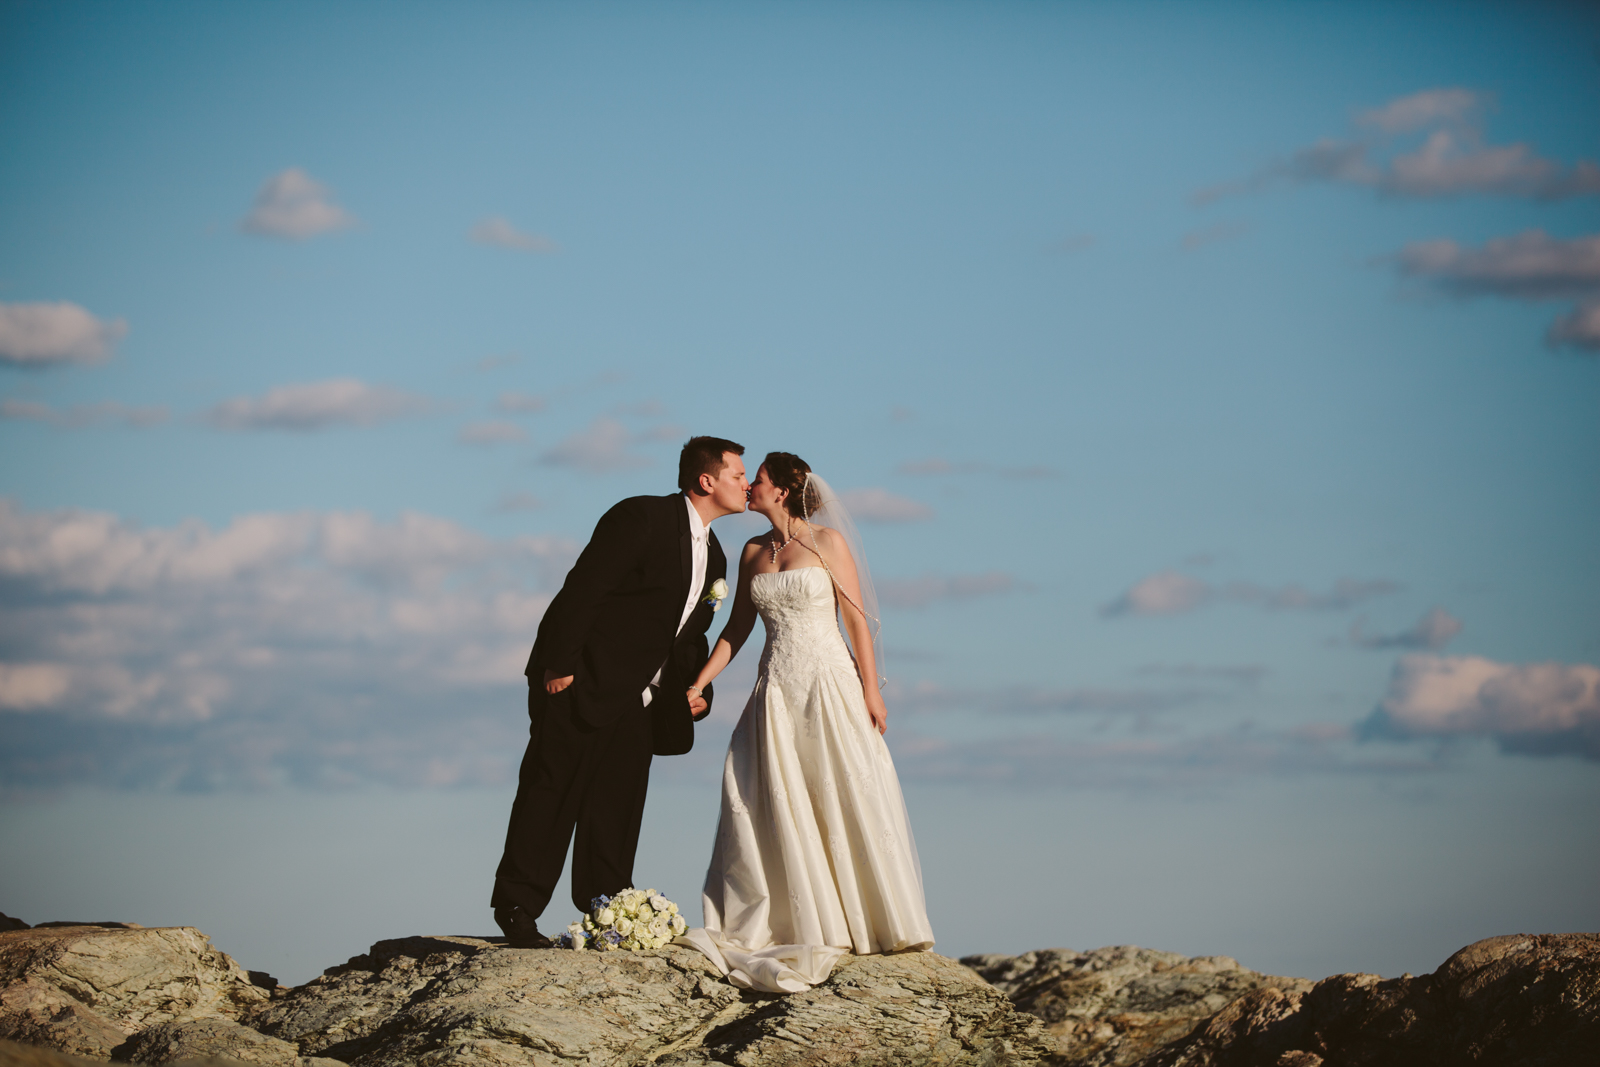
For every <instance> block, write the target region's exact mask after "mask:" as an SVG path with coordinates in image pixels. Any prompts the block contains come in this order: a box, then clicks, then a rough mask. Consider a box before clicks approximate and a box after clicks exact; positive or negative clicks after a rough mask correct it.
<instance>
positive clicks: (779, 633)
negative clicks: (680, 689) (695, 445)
mask: <svg viewBox="0 0 1600 1067" xmlns="http://www.w3.org/2000/svg"><path fill="white" fill-rule="evenodd" d="M750 510H751V511H755V512H758V513H760V514H761V515H763V516H765V517H766V518H768V519H769V520H771V522H772V529H771V530H770V531H768V532H767V533H765V534H762V535H761V536H759V537H754V538H751V540H750V541H749V542H747V543H746V544H745V546H744V553H743V556H742V557H741V559H740V563H739V587H738V590H737V591H736V592H735V594H734V598H733V610H732V612H731V613H730V617H729V619H728V624H727V627H726V628H725V629H724V630H723V631H722V636H721V637H720V638H719V639H718V641H717V645H716V648H714V649H713V650H712V653H711V658H710V660H708V661H707V663H706V665H705V667H704V668H703V669H702V670H701V671H700V674H699V676H698V677H697V678H696V679H695V683H694V685H692V686H690V687H689V694H690V696H697V695H699V692H700V690H701V689H703V688H704V687H705V686H707V685H709V684H710V682H711V680H712V679H713V678H715V677H716V676H717V675H718V674H719V673H721V671H722V670H723V668H725V667H726V666H727V665H728V662H729V661H730V660H731V659H732V658H733V657H734V656H735V655H737V654H738V651H739V649H740V647H741V646H742V645H743V644H744V642H745V639H746V638H748V637H749V636H750V630H751V628H752V627H753V626H754V625H755V618H756V613H757V612H760V614H761V619H762V622H763V623H764V624H765V627H766V632H767V643H766V647H765V648H764V649H763V650H762V652H761V671H760V675H759V677H758V678H757V679H756V686H755V689H754V691H752V692H751V694H750V702H749V703H748V704H746V705H745V709H744V714H743V715H742V716H740V718H739V725H738V726H737V727H735V728H734V731H733V738H732V740H731V741H730V742H729V743H728V757H727V760H726V761H725V762H724V764H723V770H722V816H721V819H720V820H719V822H718V825H717V841H716V846H715V848H714V849H713V851H712V854H711V866H710V868H709V869H708V870H707V871H706V882H705V890H704V896H703V898H702V900H703V903H704V905H705V922H706V925H705V928H704V929H696V930H690V931H689V932H688V933H687V934H686V935H685V939H686V940H687V941H688V942H689V943H690V944H692V945H694V946H695V947H696V948H698V949H699V950H700V951H702V952H704V953H705V954H706V956H707V957H709V958H710V959H711V961H712V962H713V963H715V964H716V965H717V967H718V968H720V969H721V970H722V972H723V973H724V974H726V975H727V976H728V978H729V980H730V981H732V982H733V983H734V984H735V985H738V986H742V987H744V988H746V989H757V990H762V991H766V992H774V993H797V992H800V991H802V990H804V989H807V988H809V987H811V986H813V985H816V984H817V983H818V982H821V981H822V980H823V979H825V978H827V977H828V974H829V972H831V971H832V970H833V966H834V964H835V963H836V962H837V961H838V960H839V958H840V957H841V956H843V955H845V954H846V953H847V952H854V953H856V954H857V955H866V954H870V953H879V952H904V951H913V950H925V949H929V948H931V947H932V946H933V930H932V928H931V927H929V925H928V914H927V907H926V905H925V904H924V902H923V895H922V869H921V866H920V864H919V863H918V861H917V846H916V842H915V841H914V840H913V839H912V836H911V823H910V820H909V819H908V818H907V816H906V807H905V801H904V799H903V798H902V797H901V795H900V783H899V780H898V779H897V778H896V776H895V772H894V762H893V761H892V760H891V759H890V758H889V749H888V747H887V746H886V745H884V743H883V737H882V734H883V732H884V730H886V729H887V728H888V715H889V713H888V709H887V708H885V707H884V703H883V697H882V696H881V695H880V694H879V692H878V687H879V684H880V683H879V678H878V674H877V666H878V663H879V662H880V661H881V655H880V652H881V649H880V648H879V647H878V645H877V634H876V629H877V627H878V620H877V617H876V612H877V603H876V598H875V597H874V596H873V590H872V582H871V579H870V577H869V576H868V573H867V567H866V560H865V557H864V556H863V555H862V554H861V550H860V541H859V539H858V538H857V537H856V533H855V526H854V524H853V523H852V522H851V521H850V518H849V515H848V513H847V512H846V511H845V509H844V507H843V506H842V505H841V504H840V502H839V500H838V497H837V496H836V495H835V494H834V493H833V491H832V490H831V489H830V488H829V487H828V485H827V483H826V482H824V481H823V480H822V479H821V478H819V477H817V476H816V475H815V474H812V473H811V468H810V467H809V466H807V465H806V463H805V461H804V460H802V459H801V458H800V457H799V456H794V455H790V454H789V453H787V452H772V453H769V454H768V455H767V458H766V459H765V460H764V461H763V462H762V464H761V468H760V470H759V471H758V472H757V473H756V478H755V481H753V482H751V483H750ZM840 619H842V620H843V623H844V636H841V634H840V632H839V620H840ZM846 636H847V637H848V639H849V645H848V647H847V646H846V643H845V637H846ZM852 653H853V655H852Z"/></svg>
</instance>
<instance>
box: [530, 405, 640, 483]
mask: <svg viewBox="0 0 1600 1067" xmlns="http://www.w3.org/2000/svg"><path fill="white" fill-rule="evenodd" d="M633 440H634V437H633V434H631V433H629V432H628V428H627V427H626V426H624V425H622V423H620V422H618V421H617V420H616V419H612V418H606V417H604V416H602V417H600V418H598V419H595V420H594V421H593V422H592V423H590V424H589V425H588V426H587V427H585V428H584V429H582V430H579V431H577V432H576V433H573V434H571V435H569V436H568V437H566V438H565V439H564V440H562V441H561V442H560V443H559V444H557V445H556V446H555V447H554V448H551V449H549V450H548V451H547V452H545V453H544V455H543V457H542V459H543V461H544V462H545V463H548V464H550V465H551V466H557V467H576V468H577V469H579V470H581V471H583V472H584V473H586V474H608V473H610V472H612V471H619V470H628V469H630V468H633V467H643V466H646V465H648V464H649V462H650V461H649V460H648V459H646V458H644V457H643V456H639V455H635V454H634V453H632V452H630V451H628V446H629V445H630V444H632V443H633Z"/></svg>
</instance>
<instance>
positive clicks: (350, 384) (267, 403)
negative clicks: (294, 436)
mask: <svg viewBox="0 0 1600 1067" xmlns="http://www.w3.org/2000/svg"><path fill="white" fill-rule="evenodd" d="M427 407H428V402H427V401H426V400H425V399H423V398H422V397H419V396H413V395H411V394H410V393H404V392H401V391H400V390H399V389H394V388H391V387H390V386H387V385H369V384H368V383H366V382H363V381H360V380H358V379H355V378H334V379H331V380H329V381H323V382H305V383H301V384H297V385H280V386H277V387H276V388H273V389H269V390H268V391H267V392H266V393H264V394H262V395H261V396H258V397H249V396H241V397H234V398H233V399H232V400H225V401H223V402H222V403H220V404H217V405H216V406H215V407H213V408H212V409H211V410H210V411H209V412H207V413H206V421H208V422H210V423H211V425H213V426H216V427H218V428H220V429H224V430H320V429H322V428H323V427H325V426H334V425H338V424H346V425H354V426H371V425H373V424H375V423H379V422H387V421H389V420H391V419H398V418H402V417H404V416H406V415H414V414H418V413H420V412H422V411H424V410H426V409H427Z"/></svg>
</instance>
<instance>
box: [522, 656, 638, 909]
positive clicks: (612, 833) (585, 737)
mask: <svg viewBox="0 0 1600 1067" xmlns="http://www.w3.org/2000/svg"><path fill="white" fill-rule="evenodd" d="M528 719H529V725H528V751H527V753H526V754H525V755H524V756H523V757H522V770H521V773H520V774H519V775H518V777H517V799H516V800H515V802H513V803H512V805H511V824H510V826H508V827H507V828H506V848H505V852H504V854H503V855H502V856H501V857H500V866H499V868H497V869H496V870H495V875H494V895H493V897H492V898H491V899H490V906H491V907H496V908H499V907H512V906H517V905H520V906H522V907H524V908H526V909H528V913H529V914H530V915H533V916H535V917H537V916H539V915H541V914H543V912H544V909H545V906H546V905H548V904H549V903H550V896H551V894H552V893H554V892H555V888H556V882H557V881H558V880H560V878H561V866H562V864H563V863H564V862H565V861H566V858H567V845H568V844H569V843H571V844H572V903H573V905H574V906H575V907H576V908H577V909H578V911H580V912H587V911H588V910H589V905H590V902H591V901H592V900H593V899H594V898H595V897H597V896H599V895H600V894H602V893H604V894H607V895H608V896H609V895H614V894H615V893H616V892H617V891H618V890H621V889H626V888H628V887H629V886H631V885H633V855H634V852H635V851H636V850H637V849H638V847H639V823H640V821H641V820H642V819H643V818H644V800H645V792H646V791H647V789H648V788H649V785H650V756H651V749H652V747H653V746H652V736H651V716H650V709H649V708H647V707H645V706H644V704H643V702H642V701H641V702H640V704H639V705H638V706H637V707H634V708H630V709H629V710H627V711H624V712H623V713H622V715H621V716H620V717H619V718H618V719H617V720H616V721H615V722H612V723H611V724H610V725H608V726H601V727H596V726H591V725H589V724H588V723H586V722H584V721H583V720H582V719H581V718H579V717H578V716H577V715H576V714H574V712H573V710H572V702H571V701H570V700H568V699H567V698H566V696H565V695H564V694H562V693H557V694H556V695H555V696H549V695H547V694H546V693H545V691H544V687H543V686H542V685H537V684H534V680H533V679H531V678H530V679H529V687H528ZM574 828H576V830H577V838H576V840H574V838H573V830H574Z"/></svg>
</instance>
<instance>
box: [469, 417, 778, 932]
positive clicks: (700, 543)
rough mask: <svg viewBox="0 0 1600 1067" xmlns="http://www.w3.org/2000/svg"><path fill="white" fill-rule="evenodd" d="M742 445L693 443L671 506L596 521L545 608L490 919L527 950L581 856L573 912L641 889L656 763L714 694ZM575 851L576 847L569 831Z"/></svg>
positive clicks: (679, 742)
mask: <svg viewBox="0 0 1600 1067" xmlns="http://www.w3.org/2000/svg"><path fill="white" fill-rule="evenodd" d="M742 455H744V446H742V445H736V444H734V443H733V442H732V441H725V440H723V439H722V438H720V437H691V438H690V439H689V441H688V443H686V444H685V445H684V446H683V452H682V453H681V454H680V455H679V457H678V488H679V489H680V490H682V492H681V494H680V493H674V494H672V495H670V496H664V497H659V496H636V497H630V498H628V499H627V500H624V501H622V502H621V503H620V504H617V505H616V506H615V507H613V508H612V509H611V510H610V511H608V512H606V513H605V514H604V515H603V516H601V518H600V522H599V523H598V524H597V525H596V526H595V528H594V536H593V537H591V538H590V539H589V544H588V545H587V546H586V547H585V548H584V550H583V553H582V555H580V556H579V557H578V562H577V563H575V564H574V565H573V567H572V570H571V571H569V572H568V573H567V580H566V582H565V583H564V584H563V585H562V587H561V592H559V593H557V594H556V597H555V599H554V600H552V601H551V602H550V606H549V607H548V608H547V609H545V613H544V618H543V620H541V621H540V623H539V636H538V639H537V640H535V642H534V645H533V655H532V656H530V657H529V658H528V667H527V672H526V673H527V675H528V718H529V720H530V726H529V728H528V751H527V754H526V755H524V756H523V758H522V771H521V773H520V774H519V776H518V779H517V799H516V801H515V802H514V803H513V804H512V805H511V825H510V827H509V828H507V830H506V848H505V853H504V855H502V856H501V859H500V866H499V868H498V869H497V870H496V871H495V877H494V896H493V897H492V898H491V899H490V902H489V903H490V906H491V907H493V908H494V921H495V922H496V923H498V924H499V926H500V929H501V930H502V931H504V932H505V935H506V939H507V941H508V942H509V943H510V944H511V945H512V946H513V947H516V948H545V947H548V946H549V945H550V944H551V943H552V942H551V941H550V940H549V939H548V938H546V937H544V936H543V935H541V934H540V933H539V927H538V924H537V922H536V920H537V919H538V917H539V915H540V914H541V913H542V912H543V911H544V909H545V905H547V904H549V903H550V895H551V894H552V893H553V892H554V891H555V886H556V881H557V879H559V878H560V877H561V865H562V863H563V862H564V861H565V859H566V856H567V845H568V843H569V842H571V843H572V903H573V904H574V905H576V906H577V909H578V910H579V911H588V910H589V905H590V901H592V900H593V899H594V898H595V897H597V896H599V895H601V894H602V893H604V894H607V895H613V894H615V893H616V892H617V891H618V890H620V889H626V888H627V887H629V886H631V885H632V884H633V854H634V850H635V849H636V848H637V847H638V844H639V822H640V820H641V819H642V818H643V817H644V796H645V789H646V787H647V786H648V785H649V782H650V757H651V756H652V754H655V755H662V756H674V755H678V754H680V753H684V752H687V751H689V749H690V747H691V746H692V745H693V744H694V723H695V721H697V720H699V719H701V718H704V717H705V715H706V714H708V713H709V712H710V710H711V687H710V686H709V685H708V686H706V690H705V693H704V694H703V696H699V697H694V698H692V699H691V698H690V697H689V696H688V695H687V690H688V686H689V683H690V681H691V680H692V679H693V678H694V677H695V676H696V675H697V674H699V673H700V668H701V667H702V666H704V665H705V662H706V658H707V650H706V636H705V634H706V627H708V626H710V625H711V613H712V611H713V610H714V608H713V604H712V602H711V600H710V599H709V595H710V592H711V586H712V583H713V582H715V581H717V580H718V579H723V578H726V575H727V566H728V564H727V559H726V558H725V557H724V556H723V554H722V546H721V545H719V544H718V543H717V536H716V534H714V533H712V532H711V530H710V526H711V523H712V522H713V521H715V520H717V519H719V518H721V517H722V516H724V515H733V514H736V513H738V512H741V511H743V510H744V509H745V503H746V500H745V493H746V491H747V490H748V489H749V488H750V483H749V482H748V481H746V480H745V470H744V461H743V460H741V459H740V458H739V457H740V456H742ZM574 827H576V829H577V838H576V840H575V841H574V840H573V829H574Z"/></svg>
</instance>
